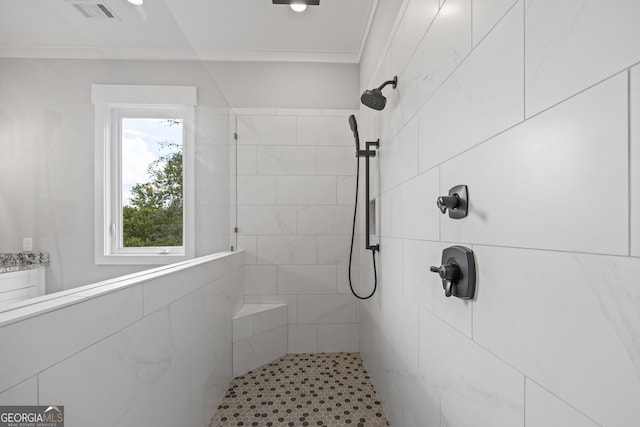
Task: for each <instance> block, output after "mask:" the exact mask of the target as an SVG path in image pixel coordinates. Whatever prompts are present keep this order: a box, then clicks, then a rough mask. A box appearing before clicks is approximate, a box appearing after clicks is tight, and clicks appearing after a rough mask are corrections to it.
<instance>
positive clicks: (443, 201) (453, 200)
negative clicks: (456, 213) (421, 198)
mask: <svg viewBox="0 0 640 427" xmlns="http://www.w3.org/2000/svg"><path fill="white" fill-rule="evenodd" d="M458 206H460V196H458V195H457V194H454V195H452V196H440V197H438V209H440V212H442V213H443V214H444V213H447V209H449V210H456V209H457V208H458Z"/></svg>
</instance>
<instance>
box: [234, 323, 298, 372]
mask: <svg viewBox="0 0 640 427" xmlns="http://www.w3.org/2000/svg"><path fill="white" fill-rule="evenodd" d="M287 336H288V328H287V326H282V327H280V328H278V329H273V330H271V331H268V332H265V333H263V334H260V335H254V336H253V337H251V338H248V339H246V340H242V341H238V342H236V343H233V376H234V377H237V376H238V375H242V374H244V373H246V372H248V371H250V370H251V369H255V368H257V367H258V366H260V365H264V364H265V363H268V362H271V361H272V360H274V359H277V358H278V357H281V356H284V355H285V354H286V353H287Z"/></svg>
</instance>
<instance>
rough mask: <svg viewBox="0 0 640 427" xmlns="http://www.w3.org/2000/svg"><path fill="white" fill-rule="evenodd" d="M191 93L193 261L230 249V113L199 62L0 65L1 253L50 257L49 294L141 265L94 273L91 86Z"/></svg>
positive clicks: (96, 268)
mask: <svg viewBox="0 0 640 427" xmlns="http://www.w3.org/2000/svg"><path fill="white" fill-rule="evenodd" d="M94 83H104V84H151V85H165V84H166V85H193V86H196V87H197V97H198V106H197V110H196V127H197V129H196V145H197V146H196V229H197V230H198V232H197V240H196V255H198V256H199V255H204V254H209V253H213V252H217V251H224V250H227V249H228V248H229V229H230V227H229V200H230V198H229V188H230V183H229V141H230V139H229V132H230V129H229V126H230V120H229V115H230V112H229V109H228V106H227V104H226V101H225V99H224V97H223V96H222V94H221V93H220V91H219V90H218V88H217V86H216V85H215V83H214V81H213V80H212V77H211V75H210V74H209V73H208V71H207V70H206V69H205V68H204V66H203V65H202V64H200V63H197V62H154V61H92V60H46V59H37V60H18V59H0V147H1V150H2V155H1V156H0V189H1V190H0V218H1V220H0V252H16V251H20V250H21V244H22V237H33V239H34V240H33V246H34V250H42V251H48V252H50V253H51V264H50V266H49V267H48V268H47V277H46V283H47V292H55V291H59V290H62V289H70V288H73V287H76V286H80V285H84V284H87V283H91V282H95V281H99V280H103V279H105V278H110V277H116V276H120V275H122V274H126V273H130V272H132V271H138V270H140V269H144V268H148V267H131V266H129V267H118V266H96V265H94V254H93V245H94V243H93V229H94V191H93V180H94V178H93V169H94V161H93V158H94V153H93V150H94V146H93V139H94V137H93V135H94V127H93V126H94V124H93V105H92V104H91V84H94Z"/></svg>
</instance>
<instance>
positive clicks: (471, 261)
mask: <svg viewBox="0 0 640 427" xmlns="http://www.w3.org/2000/svg"><path fill="white" fill-rule="evenodd" d="M430 270H431V271H432V272H434V273H438V274H439V275H440V278H441V279H442V287H443V288H444V291H445V296H447V297H450V296H452V295H453V296H454V297H458V298H461V299H473V298H474V296H475V293H476V259H475V255H474V254H473V251H472V250H471V249H469V248H465V247H464V246H451V247H448V248H446V249H445V250H443V251H442V265H440V266H439V267H436V266H431V268H430Z"/></svg>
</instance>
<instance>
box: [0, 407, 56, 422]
mask: <svg viewBox="0 0 640 427" xmlns="http://www.w3.org/2000/svg"><path fill="white" fill-rule="evenodd" d="M0 427H64V406H61V405H51V406H0Z"/></svg>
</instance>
